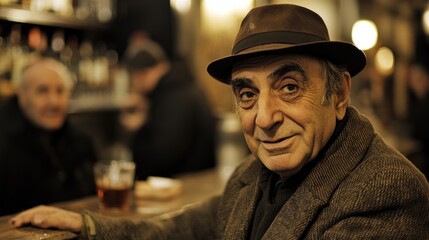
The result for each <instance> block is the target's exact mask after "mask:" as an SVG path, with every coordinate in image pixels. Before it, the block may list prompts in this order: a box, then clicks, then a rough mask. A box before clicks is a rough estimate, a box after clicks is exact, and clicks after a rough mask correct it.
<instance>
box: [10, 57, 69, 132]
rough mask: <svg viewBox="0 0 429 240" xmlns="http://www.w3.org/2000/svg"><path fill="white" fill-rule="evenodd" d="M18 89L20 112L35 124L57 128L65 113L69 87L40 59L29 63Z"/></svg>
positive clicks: (61, 122) (60, 124) (49, 128)
mask: <svg viewBox="0 0 429 240" xmlns="http://www.w3.org/2000/svg"><path fill="white" fill-rule="evenodd" d="M25 77H26V79H25V80H24V81H25V82H24V83H23V84H22V87H21V88H20V89H19V90H18V99H19V104H20V106H21V109H22V110H23V112H24V114H25V115H26V116H27V117H28V118H29V119H30V120H31V121H32V122H33V123H34V124H35V125H37V126H39V127H41V128H43V129H46V130H56V129H59V128H60V127H61V126H62V125H63V123H64V121H65V118H66V116H67V108H68V103H69V96H70V87H69V86H68V85H67V84H66V83H65V81H64V80H63V79H62V78H61V77H60V75H59V74H58V73H57V72H56V71H53V70H52V69H50V68H48V67H46V65H45V64H44V63H39V64H35V65H33V66H31V67H30V68H29V69H27V71H26V72H25Z"/></svg>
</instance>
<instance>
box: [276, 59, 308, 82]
mask: <svg viewBox="0 0 429 240" xmlns="http://www.w3.org/2000/svg"><path fill="white" fill-rule="evenodd" d="M288 72H298V73H300V74H301V76H303V77H304V79H305V80H306V79H307V77H306V74H305V71H304V69H303V68H302V66H301V65H299V64H295V63H288V64H285V65H283V66H281V67H280V68H278V69H277V70H275V71H274V72H272V73H271V74H270V75H268V79H271V80H272V81H277V80H279V79H281V78H282V77H283V76H284V75H285V74H286V73H288Z"/></svg>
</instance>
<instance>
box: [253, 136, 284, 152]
mask: <svg viewBox="0 0 429 240" xmlns="http://www.w3.org/2000/svg"><path fill="white" fill-rule="evenodd" d="M291 138H292V137H283V138H277V139H264V140H259V141H260V143H261V145H262V147H263V148H264V149H265V150H266V151H268V152H272V153H277V152H283V151H284V150H285V149H287V148H288V147H289V145H290V139H291Z"/></svg>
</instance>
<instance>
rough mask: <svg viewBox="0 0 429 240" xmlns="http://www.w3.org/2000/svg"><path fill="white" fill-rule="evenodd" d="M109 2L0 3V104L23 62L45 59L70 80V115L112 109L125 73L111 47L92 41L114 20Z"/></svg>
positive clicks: (124, 88) (49, 0)
mask: <svg viewBox="0 0 429 240" xmlns="http://www.w3.org/2000/svg"><path fill="white" fill-rule="evenodd" d="M113 1H114V0H31V1H30V0H22V1H16V0H15V1H14V0H0V100H2V99H6V98H8V97H9V96H11V95H13V94H14V82H15V81H16V79H17V78H19V75H20V72H21V70H22V67H23V66H24V65H25V62H26V61H27V60H28V59H30V58H31V57H32V56H37V55H49V56H51V57H54V58H57V59H58V60H60V61H61V62H63V63H64V64H66V65H67V66H68V67H69V68H70V70H71V72H72V73H73V75H74V79H75V85H74V86H75V87H74V90H73V94H72V96H71V105H70V112H80V111H92V110H99V109H106V108H116V107H118V105H119V102H120V99H121V97H123V95H124V94H126V91H127V88H128V85H127V82H128V81H127V79H126V73H125V72H124V71H123V69H121V67H120V66H119V61H118V53H117V51H116V50H115V48H114V46H113V45H112V44H110V43H108V42H106V41H105V40H104V39H97V38H96V37H94V30H100V29H103V28H105V26H106V24H107V23H108V22H109V21H110V20H111V18H112V17H113V16H114V14H113V13H114V8H115V6H114V5H113V4H114V2H113ZM103 9H104V10H103Z"/></svg>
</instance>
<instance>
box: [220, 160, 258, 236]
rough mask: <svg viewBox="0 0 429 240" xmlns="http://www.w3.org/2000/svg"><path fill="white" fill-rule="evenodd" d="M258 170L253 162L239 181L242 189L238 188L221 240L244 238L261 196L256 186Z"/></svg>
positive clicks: (256, 164) (256, 163)
mask: <svg viewBox="0 0 429 240" xmlns="http://www.w3.org/2000/svg"><path fill="white" fill-rule="evenodd" d="M253 161H254V160H253ZM260 170H261V163H260V162H259V161H254V162H253V163H252V164H251V166H250V167H249V170H248V171H247V172H246V174H245V175H244V176H243V178H242V179H240V181H241V184H242V185H243V187H241V188H240V191H239V192H238V196H236V200H235V204H234V206H233V207H232V209H231V212H230V213H229V214H228V215H229V219H228V223H227V225H226V229H225V235H224V238H223V239H245V238H246V234H247V232H248V230H249V226H250V224H251V220H252V216H253V212H254V209H255V205H256V200H257V199H258V198H259V195H260V194H261V193H260V189H259V186H258V183H259V173H260ZM255 179H256V180H255Z"/></svg>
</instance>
